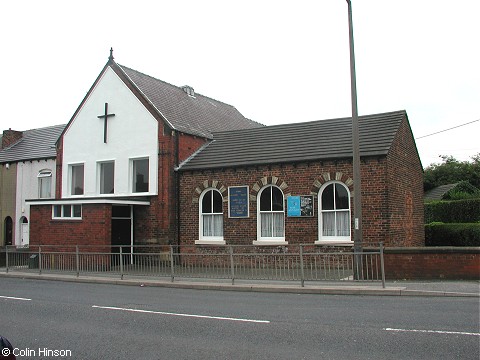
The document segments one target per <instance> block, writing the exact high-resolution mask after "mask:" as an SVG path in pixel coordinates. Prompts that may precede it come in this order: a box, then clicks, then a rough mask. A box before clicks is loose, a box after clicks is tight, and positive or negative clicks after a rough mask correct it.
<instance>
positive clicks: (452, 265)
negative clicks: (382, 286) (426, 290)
mask: <svg viewBox="0 0 480 360" xmlns="http://www.w3.org/2000/svg"><path fill="white" fill-rule="evenodd" d="M385 277H386V278H387V279H426V280H435V279H447V280H448V279H450V280H454V279H455V280H460V279H463V280H480V248H458V247H413V248H412V247H410V248H386V249H385Z"/></svg>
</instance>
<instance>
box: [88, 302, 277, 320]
mask: <svg viewBox="0 0 480 360" xmlns="http://www.w3.org/2000/svg"><path fill="white" fill-rule="evenodd" d="M92 307H93V308H97V309H107V310H118V311H129V312H138V313H143V314H158V315H171V316H183V317H192V318H198V319H213V320H227V321H241V322H252V323H260V324H270V321H268V320H253V319H239V318H231V317H223V316H208V315H195V314H177V313H170V312H164V311H151V310H141V309H128V308H120V307H114V306H97V305H93V306H92Z"/></svg>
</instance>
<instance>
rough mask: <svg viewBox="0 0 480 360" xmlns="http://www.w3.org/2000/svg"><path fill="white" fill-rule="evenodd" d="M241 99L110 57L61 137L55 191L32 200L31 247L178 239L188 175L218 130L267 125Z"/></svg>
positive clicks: (136, 242) (148, 242) (146, 242)
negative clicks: (250, 115) (246, 111)
mask: <svg viewBox="0 0 480 360" xmlns="http://www.w3.org/2000/svg"><path fill="white" fill-rule="evenodd" d="M261 127H263V125H261V124H259V123H257V122H254V121H252V120H249V119H246V118H245V117H244V116H243V115H242V114H241V113H240V112H239V111H238V110H237V109H236V108H235V107H233V106H231V105H228V104H225V103H223V102H220V101H217V100H215V99H212V98H208V97H206V96H203V95H200V94H198V93H196V92H195V91H194V89H193V88H192V87H190V86H183V87H177V86H173V85H171V84H168V83H166V82H163V81H161V80H158V79H156V78H153V77H151V76H148V75H145V74H143V73H141V72H138V71H136V70H133V69H130V68H128V67H126V66H123V65H119V64H117V63H116V62H115V60H114V57H113V54H112V50H110V57H109V59H108V62H107V63H106V65H105V66H104V68H103V69H102V70H101V72H100V74H99V75H98V77H97V79H96V80H95V82H94V83H93V85H92V86H91V88H90V90H89V91H88V92H87V94H86V96H85V98H84V99H83V101H82V102H81V103H80V105H79V106H78V108H77V110H76V111H75V113H74V114H73V116H72V118H71V119H70V121H69V122H68V124H67V125H66V126H65V129H64V130H63V132H62V133H61V135H60V137H59V138H58V141H57V143H56V151H57V154H56V155H57V156H56V172H55V173H56V184H57V186H56V192H55V198H54V199H32V200H30V202H29V203H30V208H31V215H30V216H31V226H30V239H31V242H30V243H31V245H39V244H71V245H76V244H79V245H101V246H106V247H110V246H111V245H142V244H145V245H150V244H168V243H175V242H176V241H178V240H177V239H178V210H179V209H178V206H177V204H178V194H179V174H178V173H177V172H175V171H174V169H175V167H178V166H179V164H180V163H181V162H182V161H185V160H186V159H187V158H188V157H189V156H191V155H192V154H193V153H194V152H195V151H197V150H198V149H199V148H200V147H202V146H203V145H205V144H207V143H208V142H209V141H211V140H212V139H213V135H212V134H213V132H218V131H230V130H240V129H251V128H261Z"/></svg>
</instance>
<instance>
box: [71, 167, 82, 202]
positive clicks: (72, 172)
mask: <svg viewBox="0 0 480 360" xmlns="http://www.w3.org/2000/svg"><path fill="white" fill-rule="evenodd" d="M80 166H82V167H83V179H82V182H83V183H82V191H83V192H82V193H81V194H74V193H73V192H74V191H73V190H74V189H73V185H74V184H73V181H74V178H73V175H74V171H73V169H74V168H75V167H80ZM68 168H69V169H68V174H69V183H68V186H69V191H70V195H71V196H79V197H80V196H84V195H85V163H76V164H69V165H68Z"/></svg>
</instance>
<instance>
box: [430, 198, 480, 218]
mask: <svg viewBox="0 0 480 360" xmlns="http://www.w3.org/2000/svg"><path fill="white" fill-rule="evenodd" d="M434 221H438V222H444V223H475V222H480V199H468V200H456V201H435V202H431V203H426V204H425V223H426V224H429V223H431V222H434Z"/></svg>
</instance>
